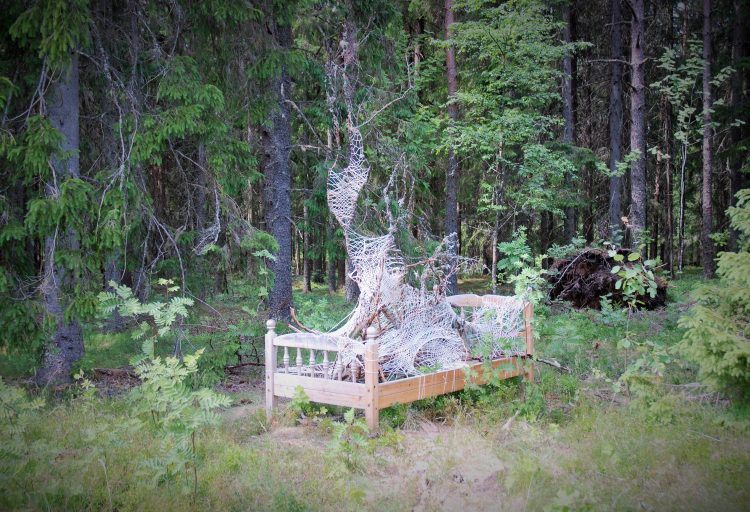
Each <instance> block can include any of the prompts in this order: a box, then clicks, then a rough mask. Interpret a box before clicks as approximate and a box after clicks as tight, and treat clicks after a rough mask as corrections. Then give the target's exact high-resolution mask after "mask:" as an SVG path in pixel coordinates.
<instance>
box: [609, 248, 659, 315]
mask: <svg viewBox="0 0 750 512" xmlns="http://www.w3.org/2000/svg"><path fill="white" fill-rule="evenodd" d="M608 255H609V257H610V258H612V259H613V260H614V261H615V262H616V263H617V265H615V266H614V267H612V270H611V272H612V273H613V274H617V276H618V277H619V279H618V280H617V281H615V289H616V290H621V291H622V295H623V299H624V301H625V303H626V304H627V306H628V308H629V309H630V310H631V311H632V310H635V309H636V308H637V307H638V306H639V305H640V304H642V301H641V300H640V299H639V298H638V297H642V296H645V295H646V294H647V293H648V295H649V296H650V297H651V298H654V297H656V289H657V286H658V284H657V282H656V276H655V275H654V270H653V269H654V267H656V265H657V264H658V261H657V260H646V261H641V254H640V253H639V252H631V253H629V254H628V255H627V261H625V256H624V255H623V254H620V253H618V252H617V251H616V250H615V249H609V251H608Z"/></svg>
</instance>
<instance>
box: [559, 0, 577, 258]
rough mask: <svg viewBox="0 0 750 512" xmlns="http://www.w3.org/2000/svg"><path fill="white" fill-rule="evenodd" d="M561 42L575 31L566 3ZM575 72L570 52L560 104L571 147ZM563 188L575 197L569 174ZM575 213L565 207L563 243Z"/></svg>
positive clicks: (571, 230)
mask: <svg viewBox="0 0 750 512" xmlns="http://www.w3.org/2000/svg"><path fill="white" fill-rule="evenodd" d="M562 9H563V23H564V24H565V25H564V27H563V41H564V42H565V43H566V44H570V43H572V42H573V32H574V30H575V27H574V24H575V14H574V12H573V9H574V7H571V6H570V5H569V4H568V3H567V2H566V3H565V4H563V8H562ZM575 73H576V70H575V69H574V62H573V54H572V52H570V51H567V52H565V56H564V57H563V78H562V104H563V119H564V120H565V127H564V129H563V143H564V144H567V145H568V146H570V147H572V146H573V145H575V140H576V135H575V118H574V116H575V112H574V108H573V103H574V101H575V94H576V92H575V90H574V87H575V84H574V77H575ZM565 188H566V189H567V192H568V193H569V194H570V195H571V200H572V199H573V198H574V197H575V196H576V194H575V193H574V192H573V176H571V175H570V173H567V174H566V175H565ZM575 214H576V211H575V208H574V207H573V205H570V204H569V205H567V206H566V207H565V224H564V228H563V236H564V238H565V243H566V244H569V243H571V242H572V241H573V237H574V236H575V233H576V217H575Z"/></svg>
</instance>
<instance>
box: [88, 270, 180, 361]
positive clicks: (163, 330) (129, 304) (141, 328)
mask: <svg viewBox="0 0 750 512" xmlns="http://www.w3.org/2000/svg"><path fill="white" fill-rule="evenodd" d="M157 283H158V284H159V285H162V286H165V287H166V290H167V293H174V292H177V291H179V289H180V288H179V287H178V286H175V285H174V282H173V281H172V280H171V279H159V280H158V281H157ZM109 286H110V287H111V288H112V291H106V292H101V293H100V294H99V304H100V311H101V312H103V313H104V314H107V315H111V314H112V312H114V311H117V312H118V313H119V314H120V315H121V316H123V317H139V316H141V315H146V316H149V317H151V320H152V321H153V325H152V324H150V323H148V322H146V321H142V322H141V323H139V324H138V327H137V328H136V329H135V331H134V332H133V339H135V340H142V343H141V351H142V352H143V354H142V355H141V356H140V357H139V358H138V359H142V358H143V357H149V358H153V357H154V351H155V347H156V343H157V341H159V339H162V338H164V337H166V336H167V335H169V334H173V335H174V337H175V338H174V339H175V349H176V350H175V353H179V347H180V340H181V338H182V336H183V334H184V333H183V332H182V331H181V330H180V329H178V330H177V331H176V332H175V329H174V323H175V322H177V321H178V320H182V319H184V318H187V316H188V310H187V308H188V306H192V305H193V299H191V298H189V297H178V296H174V297H172V298H171V299H169V301H168V302H161V301H155V302H148V303H144V302H140V301H139V300H138V298H137V297H135V296H134V295H133V290H131V289H130V288H128V287H127V286H125V285H119V284H117V283H115V282H114V281H110V282H109Z"/></svg>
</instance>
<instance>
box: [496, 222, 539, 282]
mask: <svg viewBox="0 0 750 512" xmlns="http://www.w3.org/2000/svg"><path fill="white" fill-rule="evenodd" d="M497 249H498V251H500V254H501V255H502V256H501V257H500V258H499V259H498V261H497V269H498V270H499V271H500V273H501V274H500V275H501V276H502V277H503V278H504V279H505V280H506V281H507V280H510V278H511V277H512V276H515V275H518V274H519V273H520V272H521V269H523V268H524V267H525V266H526V265H528V264H529V262H531V261H532V255H531V248H529V245H528V243H527V235H526V227H525V226H521V227H519V228H518V229H517V230H516V232H515V233H513V239H512V240H511V241H509V242H500V243H499V244H497Z"/></svg>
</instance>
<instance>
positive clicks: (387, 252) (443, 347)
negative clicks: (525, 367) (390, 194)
mask: <svg viewBox="0 0 750 512" xmlns="http://www.w3.org/2000/svg"><path fill="white" fill-rule="evenodd" d="M349 150H350V154H349V164H348V165H347V167H346V168H345V169H343V170H335V169H331V170H330V173H329V176H328V206H329V208H330V210H331V212H332V213H333V215H334V216H335V217H336V219H337V220H338V222H339V223H340V224H341V226H342V228H343V231H344V239H345V243H346V249H347V253H348V256H349V258H350V259H351V264H352V268H353V271H352V273H351V278H352V279H353V280H354V281H356V283H357V284H358V285H359V289H360V296H359V301H358V303H357V306H356V308H355V309H354V311H353V312H352V313H351V315H350V316H349V317H348V318H347V320H346V322H345V323H344V324H343V325H342V326H340V327H339V328H337V329H335V330H334V331H332V332H330V333H329V334H328V336H330V337H331V338H332V339H334V340H335V341H336V343H337V344H338V346H339V349H340V352H339V358H340V362H341V363H342V364H343V365H344V367H359V366H361V361H359V360H358V359H357V357H356V356H355V355H354V352H353V351H352V350H351V347H352V346H353V344H355V343H362V341H361V339H364V336H363V334H364V332H365V330H366V329H367V327H369V326H371V325H372V326H374V327H376V328H377V329H378V332H379V336H378V342H379V343H380V348H379V355H380V361H379V363H380V368H381V369H382V370H383V372H384V374H385V375H386V377H387V378H398V377H402V376H411V375H417V374H420V373H423V372H424V371H431V370H435V369H446V368H451V367H456V366H459V365H461V364H464V361H466V360H467V359H469V358H470V357H471V355H472V351H476V349H477V348H480V349H482V350H481V351H482V354H483V355H484V356H490V357H495V356H497V355H499V354H502V353H505V354H513V353H519V352H521V351H522V350H523V348H522V347H521V345H520V342H519V340H518V339H517V336H518V332H519V331H520V330H522V329H523V325H524V324H523V317H522V313H523V308H524V303H523V301H521V300H519V299H516V298H513V297H493V296H488V297H485V298H483V299H482V301H483V302H482V304H481V305H480V307H478V308H475V309H474V310H473V311H472V314H471V315H470V317H469V318H461V317H460V316H458V315H457V314H456V313H455V312H454V311H453V308H452V307H451V305H450V304H449V303H448V301H447V300H446V297H445V295H444V290H445V284H446V282H447V280H448V278H449V276H450V275H451V274H452V273H453V272H457V271H458V268H457V264H456V263H455V261H453V260H451V258H450V256H449V255H450V252H449V251H448V250H447V249H448V248H450V245H451V244H455V243H456V240H455V237H448V238H446V239H445V240H443V242H442V244H441V246H440V247H439V248H438V249H437V250H436V251H435V254H433V256H432V257H431V258H429V261H430V263H429V264H426V265H425V270H424V271H423V272H422V276H421V277H420V283H421V284H420V286H418V287H417V286H412V285H410V284H409V283H407V282H406V277H407V271H408V268H409V267H411V266H414V265H407V264H406V262H405V261H404V258H403V257H402V255H401V252H400V251H399V250H398V247H397V246H396V242H395V237H394V235H395V233H396V229H397V228H396V226H395V223H394V222H391V226H390V227H389V229H388V233H387V234H385V235H381V236H365V235H363V234H361V233H358V232H357V231H355V228H354V221H355V216H356V212H357V198H358V197H359V194H360V192H361V190H362V188H363V187H364V185H365V183H366V182H367V178H368V175H369V166H368V164H367V160H366V159H365V155H364V146H363V141H362V135H361V133H360V131H359V129H358V128H357V127H355V126H353V125H352V124H351V123H349ZM422 263H425V262H422ZM430 278H431V279H432V280H433V282H434V283H437V284H435V285H434V287H428V285H427V281H428V279H430Z"/></svg>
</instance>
